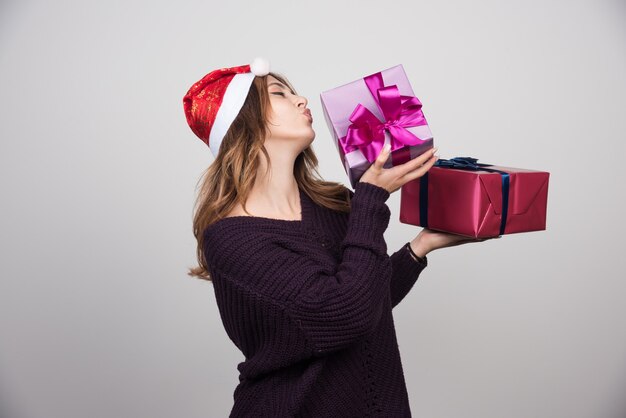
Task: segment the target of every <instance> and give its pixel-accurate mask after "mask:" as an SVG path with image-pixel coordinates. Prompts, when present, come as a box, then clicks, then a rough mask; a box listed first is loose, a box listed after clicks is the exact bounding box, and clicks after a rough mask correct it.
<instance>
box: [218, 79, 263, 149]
mask: <svg viewBox="0 0 626 418" xmlns="http://www.w3.org/2000/svg"><path fill="white" fill-rule="evenodd" d="M252 80H254V74H252V73H242V74H235V76H234V77H233V79H232V80H230V83H228V87H226V91H225V92H224V98H223V99H222V104H221V105H220V108H219V109H218V110H217V114H216V115H215V122H214V123H213V126H212V127H211V134H210V135H209V148H210V149H211V152H212V153H213V156H217V153H218V151H219V150H220V144H221V143H222V140H223V139H224V135H226V131H228V128H230V125H231V124H232V123H233V121H234V120H235V118H236V117H237V115H238V114H239V111H240V110H241V107H242V106H243V103H244V102H245V101H246V97H247V96H248V92H249V91H250V86H251V85H252Z"/></svg>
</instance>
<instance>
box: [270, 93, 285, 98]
mask: <svg viewBox="0 0 626 418" xmlns="http://www.w3.org/2000/svg"><path fill="white" fill-rule="evenodd" d="M272 94H280V95H281V96H283V97H284V96H285V93H278V92H274V93H272Z"/></svg>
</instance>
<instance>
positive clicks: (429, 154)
mask: <svg viewBox="0 0 626 418" xmlns="http://www.w3.org/2000/svg"><path fill="white" fill-rule="evenodd" d="M435 152H437V148H431V149H429V150H428V151H426V152H425V153H423V154H420V155H418V156H417V157H416V158H414V159H412V160H409V161H407V162H406V163H404V164H402V165H399V166H398V172H399V175H400V176H404V175H406V174H407V173H410V172H412V171H413V170H415V169H416V168H418V167H420V166H422V165H423V164H427V163H429V162H431V161H432V163H433V164H434V163H435V161H437V160H436V159H433V156H434V155H435Z"/></svg>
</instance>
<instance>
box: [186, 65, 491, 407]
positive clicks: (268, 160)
mask: <svg viewBox="0 0 626 418" xmlns="http://www.w3.org/2000/svg"><path fill="white" fill-rule="evenodd" d="M183 104H184V109H185V115H186V118H187V122H188V124H189V126H190V127H191V129H192V130H193V132H194V133H195V134H196V135H197V136H198V137H199V138H200V139H202V140H203V141H204V142H205V143H206V144H207V145H208V146H209V147H210V149H211V151H212V152H213V154H214V156H215V160H214V162H213V163H212V164H211V165H210V167H209V168H208V169H207V171H206V173H205V175H204V179H203V181H202V184H201V188H200V192H199V196H198V200H197V203H196V207H195V215H194V222H193V230H194V235H195V237H196V239H197V241H198V248H197V257H198V261H199V266H198V267H196V268H193V269H191V271H190V273H189V274H190V275H192V276H197V277H199V278H203V279H206V280H211V281H212V283H213V288H214V291H215V298H216V302H217V305H218V308H219V312H220V316H221V319H222V321H223V324H224V328H225V330H226V332H227V334H228V336H229V338H230V339H231V340H232V341H233V343H234V344H235V345H236V346H237V348H238V349H239V350H241V352H242V353H243V355H244V356H245V361H243V362H241V363H239V364H238V366H237V369H238V371H239V384H238V385H237V387H236V388H235V390H234V395H233V398H234V405H233V407H232V410H231V413H230V416H231V417H243V416H246V417H248V416H255V417H293V416H298V417H365V416H382V417H409V416H411V412H410V409H409V401H408V395H407V390H406V385H405V380H404V375H403V371H402V364H401V360H400V353H399V350H398V343H397V340H396V333H395V328H394V323H393V317H392V309H393V308H394V307H395V306H396V305H397V304H398V303H400V301H401V300H402V299H403V298H404V297H405V296H406V294H407V293H408V292H409V290H410V289H411V288H412V286H413V285H414V283H415V282H416V280H417V278H418V276H419V275H420V273H421V271H422V270H423V269H424V268H425V267H426V265H427V258H426V254H427V253H429V252H431V251H433V250H435V249H438V248H443V247H449V246H453V245H458V244H462V243H466V242H476V241H483V240H482V239H481V240H475V239H468V238H466V237H462V236H459V235H454V234H447V233H442V232H435V231H432V230H428V229H423V230H422V231H420V233H419V234H418V235H417V236H416V237H415V238H414V239H413V240H411V241H410V242H407V243H406V245H404V246H402V247H401V248H400V249H398V250H397V251H395V252H394V253H393V254H392V255H391V256H389V255H388V254H387V246H386V243H385V239H384V237H383V233H384V231H385V230H386V228H387V226H388V223H389V218H390V211H389V208H388V207H387V205H386V204H385V202H386V200H387V199H388V197H389V196H390V194H391V193H393V192H395V191H396V190H398V189H399V188H400V187H401V186H402V185H403V184H405V183H406V182H408V181H411V180H414V179H417V178H419V177H421V176H422V175H423V174H424V173H426V172H427V171H428V170H429V169H430V167H432V165H433V164H434V163H435V161H436V160H437V158H438V157H437V156H436V155H434V150H433V151H431V152H427V153H425V154H423V155H421V156H419V157H417V158H415V159H413V160H411V161H409V162H407V163H405V164H402V165H400V166H396V167H393V168H389V169H385V168H383V164H384V163H385V161H386V160H387V158H388V157H389V151H388V150H383V151H382V152H381V153H380V155H379V156H378V159H377V160H376V161H375V162H374V163H373V165H372V166H371V167H370V168H369V169H368V170H367V171H366V172H365V174H363V176H362V177H361V179H360V181H359V183H358V184H357V185H356V187H355V190H354V192H352V191H351V190H349V189H348V188H346V187H345V186H343V185H342V184H340V183H334V182H327V181H324V180H322V179H321V178H320V177H319V173H318V172H317V164H318V160H317V158H316V156H315V154H314V153H313V150H312V149H311V147H310V146H311V143H312V142H313V139H314V137H315V132H314V131H313V128H312V117H311V114H310V111H309V109H308V108H307V100H306V99H305V98H304V97H302V96H299V95H298V94H296V92H295V90H294V89H293V87H292V86H291V85H290V83H289V82H288V81H287V80H286V79H285V78H284V77H282V76H280V75H278V74H275V73H270V72H269V68H268V64H267V63H266V62H264V61H255V62H253V63H252V64H251V65H243V66H240V67H232V68H223V69H219V70H216V71H213V72H211V73H209V74H207V75H206V76H204V77H203V78H202V79H201V80H200V81H198V82H197V83H195V84H194V85H193V86H192V87H191V88H190V89H189V91H188V92H187V94H186V95H185V97H184V99H183Z"/></svg>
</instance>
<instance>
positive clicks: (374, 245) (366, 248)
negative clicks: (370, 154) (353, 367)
mask: <svg viewBox="0 0 626 418" xmlns="http://www.w3.org/2000/svg"><path fill="white" fill-rule="evenodd" d="M388 198H389V192H388V191H387V190H386V189H384V188H382V187H378V186H376V185H374V184H371V183H365V182H359V183H357V185H356V186H355V192H354V197H353V199H352V203H351V205H352V209H351V212H350V215H349V217H348V225H347V230H346V235H345V237H344V239H343V241H342V242H341V245H340V251H341V255H342V258H341V262H340V263H339V265H338V266H337V269H336V271H335V272H334V274H329V273H325V272H323V271H320V270H319V269H316V268H315V267H312V266H303V269H302V272H301V273H302V280H303V282H302V285H301V291H300V292H299V293H298V297H297V298H295V299H294V300H293V301H291V303H290V304H289V306H288V311H289V312H290V314H291V315H292V316H293V317H294V318H295V319H296V321H297V323H298V324H300V326H301V327H302V329H304V331H305V333H306V335H307V336H308V338H309V340H310V341H312V342H313V344H314V351H315V352H316V353H318V354H321V353H326V352H330V351H335V350H339V349H342V348H345V347H346V346H348V345H350V344H352V343H353V342H355V341H356V340H358V339H360V338H362V337H363V336H365V335H367V334H368V333H370V332H371V331H372V330H373V329H374V328H375V326H376V325H377V323H378V321H379V319H380V317H381V313H382V308H383V304H384V301H385V298H387V297H389V293H388V288H389V280H390V277H391V262H390V259H389V256H388V255H387V244H386V242H385V239H384V236H383V233H384V232H385V230H386V229H387V226H388V225H389V217H390V211H389V208H388V207H387V205H386V204H385V201H386V200H387V199H388ZM294 262H296V260H294Z"/></svg>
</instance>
